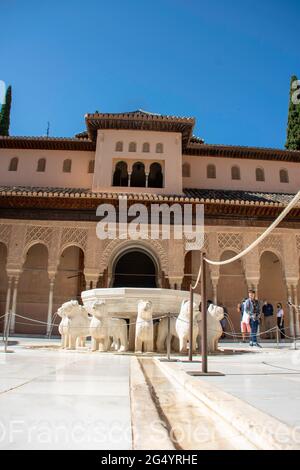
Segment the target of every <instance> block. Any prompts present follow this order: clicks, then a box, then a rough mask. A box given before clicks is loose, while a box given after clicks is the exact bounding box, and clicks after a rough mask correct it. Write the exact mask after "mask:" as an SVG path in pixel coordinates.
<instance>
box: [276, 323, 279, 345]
mask: <svg viewBox="0 0 300 470" xmlns="http://www.w3.org/2000/svg"><path fill="white" fill-rule="evenodd" d="M276 343H277V348H279V328H278V326H277V327H276Z"/></svg>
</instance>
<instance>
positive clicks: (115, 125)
mask: <svg viewBox="0 0 300 470" xmlns="http://www.w3.org/2000/svg"><path fill="white" fill-rule="evenodd" d="M85 121H86V126H87V130H88V135H89V138H90V139H91V140H94V141H95V140H96V138H97V130H98V129H125V130H129V129H130V130H145V131H159V132H177V133H181V135H182V144H183V148H185V147H186V146H187V144H188V142H189V140H190V138H191V137H192V132H193V128H194V125H195V119H194V118H190V117H179V116H167V115H162V114H154V113H148V112H146V111H142V110H136V111H130V112H127V113H94V114H86V115H85Z"/></svg>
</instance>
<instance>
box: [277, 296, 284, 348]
mask: <svg viewBox="0 0 300 470" xmlns="http://www.w3.org/2000/svg"><path fill="white" fill-rule="evenodd" d="M277 326H278V328H279V330H280V337H281V339H284V338H285V336H284V310H283V308H282V304H281V303H279V302H278V304H277Z"/></svg>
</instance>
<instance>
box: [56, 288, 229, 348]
mask: <svg viewBox="0 0 300 470" xmlns="http://www.w3.org/2000/svg"><path fill="white" fill-rule="evenodd" d="M81 298H82V302H83V306H82V305H80V304H79V303H78V301H76V300H70V301H68V302H65V303H64V304H63V305H62V306H61V307H60V308H59V309H58V311H57V313H58V315H59V316H60V317H61V323H60V325H59V332H60V334H61V336H62V347H64V348H68V349H75V348H78V347H84V346H85V340H86V338H87V337H91V339H92V347H91V349H92V351H96V350H99V351H103V352H104V351H109V350H111V349H113V350H116V351H120V352H123V351H127V350H129V351H135V352H142V351H144V352H153V351H156V350H157V351H158V352H162V351H164V350H165V347H166V338H167V331H168V326H167V325H168V320H167V318H166V316H167V314H168V313H170V314H172V316H173V317H172V318H171V336H172V337H173V338H174V339H176V338H177V340H178V342H177V344H179V348H178V346H177V348H176V349H177V350H178V349H179V351H180V352H184V351H186V350H187V345H188V339H189V325H190V300H189V298H190V293H189V292H187V291H179V290H171V289H159V288H131V287H114V288H106V289H91V290H87V291H83V292H82V293H81ZM200 301H201V297H200V295H198V294H194V304H193V318H194V322H193V323H194V327H193V344H194V347H195V345H196V338H197V336H198V334H199V321H200V312H199V305H200ZM223 316H224V310H223V308H221V307H218V306H216V305H211V306H210V307H209V309H208V311H207V320H208V337H209V349H210V350H211V351H214V350H215V349H216V348H217V347H218V340H219V337H220V336H221V335H222V328H221V325H220V320H221V319H222V318H223ZM153 320H159V322H154V321H153Z"/></svg>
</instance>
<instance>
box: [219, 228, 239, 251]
mask: <svg viewBox="0 0 300 470" xmlns="http://www.w3.org/2000/svg"><path fill="white" fill-rule="evenodd" d="M218 246H219V250H220V251H221V252H222V251H224V250H225V249H232V250H235V251H237V252H240V251H242V249H243V239H242V235H241V234H240V233H231V232H229V233H218Z"/></svg>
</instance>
